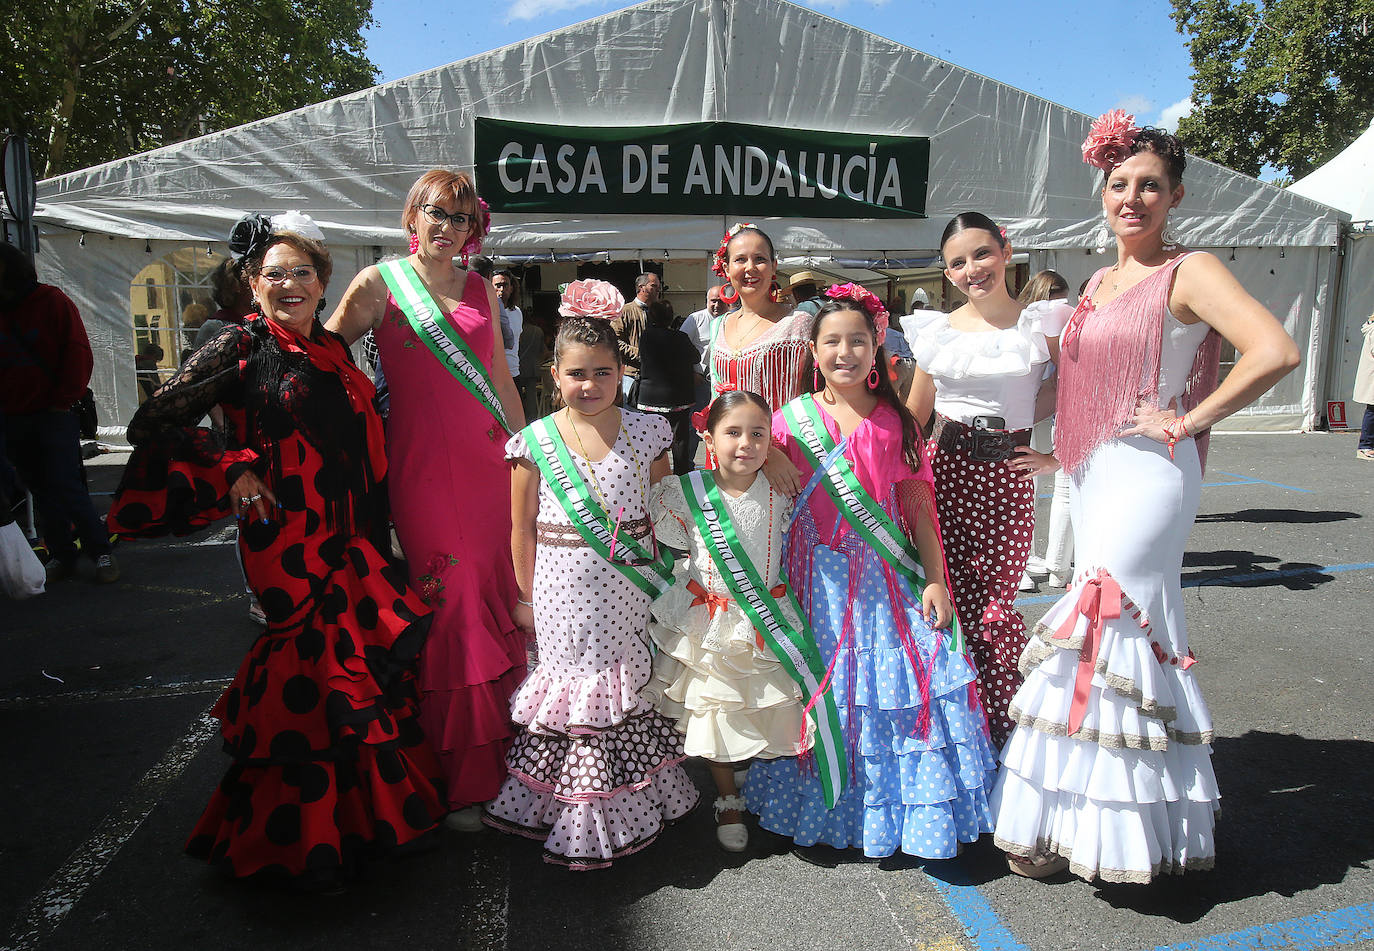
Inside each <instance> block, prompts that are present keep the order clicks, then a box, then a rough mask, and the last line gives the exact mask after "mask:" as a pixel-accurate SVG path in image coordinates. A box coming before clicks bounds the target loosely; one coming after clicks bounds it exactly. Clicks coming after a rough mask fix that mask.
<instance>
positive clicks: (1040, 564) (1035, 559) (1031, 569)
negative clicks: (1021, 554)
mask: <svg viewBox="0 0 1374 951" xmlns="http://www.w3.org/2000/svg"><path fill="white" fill-rule="evenodd" d="M1049 573H1050V566H1049V565H1047V564H1045V559H1043V558H1041V557H1040V556H1039V555H1031V556H1030V557H1029V558H1027V559H1026V574H1028V575H1030V576H1031V577H1032V578H1034V579H1035V580H1036V581H1040V580H1041V579H1043V578H1044V577H1045V575H1047V574H1049Z"/></svg>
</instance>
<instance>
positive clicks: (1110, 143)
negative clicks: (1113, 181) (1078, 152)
mask: <svg viewBox="0 0 1374 951" xmlns="http://www.w3.org/2000/svg"><path fill="white" fill-rule="evenodd" d="M1139 134H1140V127H1139V126H1137V125H1136V124H1135V116H1133V115H1128V114H1127V112H1126V110H1125V109H1113V110H1111V111H1110V112H1104V113H1102V115H1100V116H1098V117H1097V119H1096V120H1094V122H1093V124H1092V128H1090V129H1089V130H1088V137H1087V138H1086V139H1084V140H1083V161H1085V162H1087V163H1088V164H1089V165H1092V166H1095V167H1097V168H1100V169H1102V171H1104V172H1110V171H1111V170H1112V169H1114V168H1116V167H1117V166H1118V165H1120V164H1121V163H1122V162H1124V161H1126V160H1127V159H1128V158H1130V157H1131V146H1132V145H1134V144H1135V137H1136V136H1137V135H1139Z"/></svg>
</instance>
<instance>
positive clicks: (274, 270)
mask: <svg viewBox="0 0 1374 951" xmlns="http://www.w3.org/2000/svg"><path fill="white" fill-rule="evenodd" d="M258 277H260V278H262V279H263V280H264V281H266V282H267V283H269V284H281V283H283V282H285V281H286V279H287V278H288V277H289V278H291V280H293V281H295V282H296V283H297V284H314V283H315V278H316V274H315V265H313V264H301V265H298V266H296V267H292V268H286V267H260V268H258Z"/></svg>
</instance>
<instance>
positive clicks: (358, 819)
mask: <svg viewBox="0 0 1374 951" xmlns="http://www.w3.org/2000/svg"><path fill="white" fill-rule="evenodd" d="M371 396H372V391H371V384H370V383H369V382H368V381H367V379H366V378H365V377H364V376H363V375H362V374H361V372H359V371H358V369H357V367H355V366H354V365H353V364H352V361H351V360H350V359H349V358H348V356H347V349H346V348H345V347H344V345H343V343H342V341H341V340H339V339H338V338H337V337H335V336H334V335H332V334H327V333H325V332H324V331H322V330H320V329H318V328H316V330H315V336H314V337H313V338H312V340H310V341H302V340H301V338H299V337H295V336H294V335H290V334H289V332H288V331H285V330H283V329H282V328H280V327H276V326H275V325H269V322H268V321H266V320H263V319H258V320H255V321H253V322H252V323H251V324H250V325H249V326H248V327H246V328H230V329H227V330H226V331H225V332H224V333H223V334H221V335H220V336H219V337H217V338H216V339H215V340H214V341H212V342H211V343H210V344H209V345H207V346H206V347H205V348H203V349H202V350H201V351H198V352H197V353H196V354H195V355H194V356H193V357H192V358H191V359H190V360H189V361H188V362H187V365H186V366H185V367H184V368H183V369H182V370H181V371H180V372H179V373H178V374H177V376H176V377H175V378H174V379H173V380H172V381H171V382H170V383H168V384H167V385H166V386H164V387H163V388H162V389H160V390H159V391H158V393H157V394H156V395H155V396H154V397H153V398H151V399H150V400H149V401H148V402H146V403H145V404H144V405H143V407H142V408H141V409H140V410H139V412H138V414H137V415H136V416H135V418H134V421H133V423H132V424H131V425H130V441H131V442H133V443H134V444H135V445H136V447H137V448H136V450H135V453H134V456H133V458H132V459H131V460H130V463H129V467H128V469H127V471H126V473H125V476H124V480H123V482H122V484H121V486H120V490H119V492H118V494H117V497H116V500H115V503H114V506H113V508H112V510H111V513H110V525H111V528H112V529H113V530H116V531H119V532H121V533H122V534H127V535H159V534H165V533H167V532H173V533H178V534H181V533H185V532H187V531H192V530H194V529H195V528H197V527H200V526H202V525H205V524H208V523H209V522H210V521H213V520H214V519H216V518H219V517H221V516H223V515H225V514H227V513H228V511H229V499H228V489H229V486H230V485H231V484H232V483H233V481H234V480H235V479H236V478H238V477H239V476H240V475H241V474H242V472H243V471H244V470H245V468H246V467H249V466H251V467H252V468H253V470H254V471H255V472H256V473H257V474H258V475H259V477H260V478H262V479H263V481H264V482H265V483H266V484H267V485H268V486H269V487H270V489H271V491H272V492H273V493H274V494H275V495H276V498H277V501H278V502H279V503H280V508H277V509H275V510H273V511H272V514H271V517H270V519H269V520H267V521H265V522H264V521H252V522H248V523H245V524H244V526H243V528H242V531H241V532H240V548H241V551H242V554H243V564H244V571H245V573H246V574H247V576H248V580H249V584H250V586H251V587H252V589H253V591H254V593H255V594H256V595H257V597H258V600H259V602H260V603H261V604H262V607H263V610H264V611H265V612H266V614H267V618H268V627H267V630H266V631H265V632H264V633H263V635H262V636H261V637H259V638H258V640H257V642H256V643H254V644H253V646H252V648H251V649H250V650H249V652H248V656H247V657H245V658H244V661H243V663H242V665H241V666H240V668H239V671H238V674H237V676H235V678H234V680H233V683H232V684H231V685H230V687H229V689H228V690H227V691H226V692H225V693H224V695H223V696H222V697H221V698H220V700H219V702H218V703H217V704H216V705H215V707H214V709H213V711H212V712H213V714H214V716H216V717H217V718H218V719H219V720H220V721H221V733H222V735H223V738H224V748H225V751H226V752H227V753H228V754H229V755H230V757H232V760H233V763H232V765H231V766H230V768H229V771H228V772H227V773H226V774H225V776H224V779H223V780H222V781H221V783H220V785H219V788H218V789H217V790H216V791H215V793H214V795H213V796H212V798H211V800H210V804H209V806H208V807H207V808H206V810H205V813H204V815H202V817H201V819H200V822H199V823H198V824H197V825H196V828H195V830H194V831H193V832H192V833H191V836H190V839H189V840H188V842H187V844H186V849H187V851H188V852H189V853H190V854H192V855H194V856H196V857H199V858H204V859H207V860H209V861H210V862H211V863H212V864H214V865H217V866H219V867H221V868H223V869H224V870H225V871H226V872H228V873H229V874H231V875H234V876H239V877H244V876H261V877H264V878H269V879H273V880H279V881H282V882H286V883H291V884H296V885H300V886H303V887H319V886H327V885H330V884H332V883H334V882H335V881H337V880H339V879H346V878H349V877H351V876H352V875H353V874H355V873H356V872H357V871H358V869H359V866H360V865H362V864H364V863H365V862H366V861H367V860H369V859H372V858H374V857H376V856H378V855H379V854H382V853H385V852H388V851H391V850H395V849H398V848H404V847H406V846H410V845H412V844H415V843H417V842H418V841H419V840H421V839H422V838H423V837H424V836H425V835H426V833H428V832H429V831H430V830H432V829H433V828H434V827H435V825H436V822H437V820H438V818H439V817H441V816H442V815H443V814H444V812H445V811H446V806H445V804H444V798H443V795H442V789H441V783H440V781H439V780H438V779H437V777H438V775H439V769H438V764H437V762H436V760H435V758H434V755H433V753H432V752H431V751H430V749H429V746H428V745H427V743H426V742H425V739H424V735H423V732H422V730H421V729H420V727H419V724H418V720H417V695H416V694H417V691H416V688H415V674H414V670H415V661H416V657H417V655H418V654H419V652H420V649H421V647H422V646H423V645H424V641H425V637H426V635H427V633H428V629H429V621H430V616H429V610H428V608H427V607H425V605H424V603H423V602H422V601H421V600H420V598H419V596H418V595H417V594H416V593H415V592H414V591H412V590H411V589H410V588H409V586H408V584H407V581H406V576H405V573H404V572H402V571H398V570H397V569H396V568H395V567H393V566H392V565H391V564H390V563H389V562H388V561H387V560H386V558H384V557H383V555H382V554H381V552H380V551H379V545H378V541H379V538H378V536H380V535H381V533H382V532H384V531H385V530H386V518H385V489H384V487H383V486H382V485H381V484H380V482H379V479H380V477H381V476H382V475H383V474H384V473H385V467H386V463H385V456H384V454H383V453H382V447H381V446H380V445H379V444H378V443H380V439H379V438H378V437H379V436H380V426H379V425H378V424H375V413H374V411H373V409H372V406H371ZM216 403H218V404H222V405H223V406H224V407H225V411H226V415H227V416H228V418H229V419H230V420H231V422H232V424H233V429H234V430H235V437H231V438H230V439H229V440H228V442H229V443H230V444H236V445H238V446H241V447H244V448H239V449H225V448H223V444H222V442H221V440H220V439H219V437H218V436H217V434H214V433H211V432H210V431H208V430H203V429H192V428H187V427H189V426H190V425H191V424H193V423H194V422H195V421H197V420H199V419H200V418H201V416H202V415H203V414H204V412H205V411H206V410H207V409H208V408H209V407H210V406H212V405H215V404H216Z"/></svg>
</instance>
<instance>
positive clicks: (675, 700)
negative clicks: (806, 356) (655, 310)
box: [645, 390, 813, 852]
mask: <svg viewBox="0 0 1374 951" xmlns="http://www.w3.org/2000/svg"><path fill="white" fill-rule="evenodd" d="M771 432H772V431H771V422H770V418H769V412H768V407H767V404H766V403H764V402H763V400H762V399H761V398H759V397H758V396H756V395H755V394H752V393H745V392H742V391H738V390H736V391H730V392H726V393H724V394H722V395H721V396H720V397H719V398H717V400H716V401H715V403H713V404H712V407H711V413H710V417H709V418H708V421H707V432H706V434H705V440H706V443H707V445H708V447H709V448H710V449H711V450H712V452H714V453H716V456H717V459H718V467H719V468H717V469H716V470H714V471H712V472H708V473H705V478H707V479H713V480H714V482H715V484H716V486H717V488H718V489H719V490H720V498H721V499H722V500H723V503H724V505H725V506H726V508H727V509H728V511H729V515H730V520H731V521H732V522H733V524H734V529H735V532H736V534H737V537H738V540H739V543H740V545H741V547H742V548H743V550H744V553H745V554H746V555H747V556H748V558H749V560H750V561H751V562H752V563H753V565H754V567H755V569H756V570H757V573H758V576H759V578H760V579H762V582H763V584H764V585H765V586H767V587H768V589H769V590H770V593H771V594H772V595H773V597H774V598H775V599H777V603H778V604H779V605H780V606H781V607H782V610H783V613H784V615H785V616H787V620H788V621H789V623H791V624H793V625H795V626H796V627H798V628H801V627H802V626H803V625H802V619H801V618H799V617H796V616H795V611H794V610H793V608H792V605H791V603H790V601H791V599H789V598H787V597H785V596H784V595H785V591H786V589H785V587H784V586H783V585H781V584H779V564H780V562H781V558H782V544H783V537H784V535H785V533H786V528H787V522H788V516H789V514H790V512H791V503H790V502H789V500H788V499H787V497H786V496H784V495H782V494H781V493H779V492H778V491H777V490H776V489H774V488H773V487H772V486H771V485H770V484H769V482H768V479H767V478H765V477H764V475H763V473H762V472H761V471H759V470H760V468H761V467H762V465H763V460H764V458H766V456H767V453H768V447H769V445H770V438H771ZM722 454H724V455H722ZM686 478H687V477H685V476H684V477H683V479H686ZM650 513H651V515H652V516H653V519H654V528H655V530H656V531H657V533H658V539H659V541H660V542H663V543H665V544H667V545H668V546H669V547H672V548H676V549H679V550H685V551H687V552H688V557H687V558H686V559H685V560H684V561H682V562H679V564H678V567H677V570H676V575H677V578H676V581H675V583H674V585H673V587H672V588H670V589H669V590H668V591H667V592H666V593H665V594H664V595H663V596H662V597H661V598H659V599H658V600H657V601H655V602H654V604H653V616H654V620H653V621H651V622H650V624H649V633H650V635H651V636H652V637H653V639H654V642H655V643H656V644H657V646H658V648H659V650H658V655H657V658H656V660H655V662H654V679H653V682H652V684H651V686H650V687H649V688H648V689H647V690H646V691H645V694H646V695H650V696H653V697H654V701H655V705H656V706H657V707H658V709H659V711H660V712H661V713H663V714H664V715H665V716H667V717H668V718H669V719H676V721H677V728H678V730H679V731H680V732H681V733H683V734H684V735H685V747H686V752H687V755H688V756H699V757H701V758H702V759H705V760H708V761H709V762H710V764H711V775H712V777H713V778H714V780H715V783H716V790H717V792H718V793H719V798H717V799H716V801H715V812H716V822H717V828H716V837H717V839H718V841H719V842H720V844H721V847H722V848H724V849H726V850H727V851H731V852H738V851H742V850H743V849H744V847H745V845H746V844H747V842H748V831H747V829H746V827H745V826H744V824H743V822H742V821H741V818H742V817H741V815H740V814H741V812H742V811H743V810H744V800H743V798H742V797H741V796H740V795H739V789H738V788H737V787H736V785H735V775H734V765H735V764H739V763H743V762H745V761H747V760H749V759H751V758H754V757H759V758H764V759H773V758H776V757H782V756H797V755H799V754H800V753H804V752H805V751H806V750H807V749H808V748H809V747H810V745H811V734H812V732H813V730H812V727H811V726H810V724H809V722H808V725H807V728H806V730H805V731H803V728H802V723H803V719H804V718H803V711H802V696H801V688H800V686H799V685H798V684H797V683H796V682H795V681H794V680H792V679H791V678H790V677H789V676H788V674H787V673H786V671H785V670H784V669H783V667H782V666H781V665H780V664H779V662H778V660H777V658H776V656H775V655H774V654H773V652H772V651H771V650H770V649H769V648H768V646H767V645H766V644H765V642H764V640H763V638H762V637H761V636H760V635H759V633H758V632H757V631H756V630H755V629H754V626H753V624H752V623H751V622H750V620H749V618H748V617H746V616H745V613H744V611H743V610H741V608H740V607H739V605H738V604H737V603H736V602H735V600H734V598H733V596H732V594H731V591H730V588H729V587H728V585H727V584H726V583H725V582H724V580H723V579H722V577H721V574H720V571H719V570H718V568H717V566H716V563H715V562H714V561H713V559H712V556H711V553H710V551H709V550H708V548H707V546H706V542H705V540H704V539H703V538H702V535H701V532H700V531H699V529H698V527H697V524H696V522H695V520H694V517H693V515H692V511H691V507H690V506H689V504H688V501H687V498H686V495H685V492H684V482H683V480H682V479H677V478H668V479H664V480H663V481H662V482H660V483H659V484H658V485H657V486H656V487H655V493H654V495H653V496H652V497H651V499H650Z"/></svg>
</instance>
